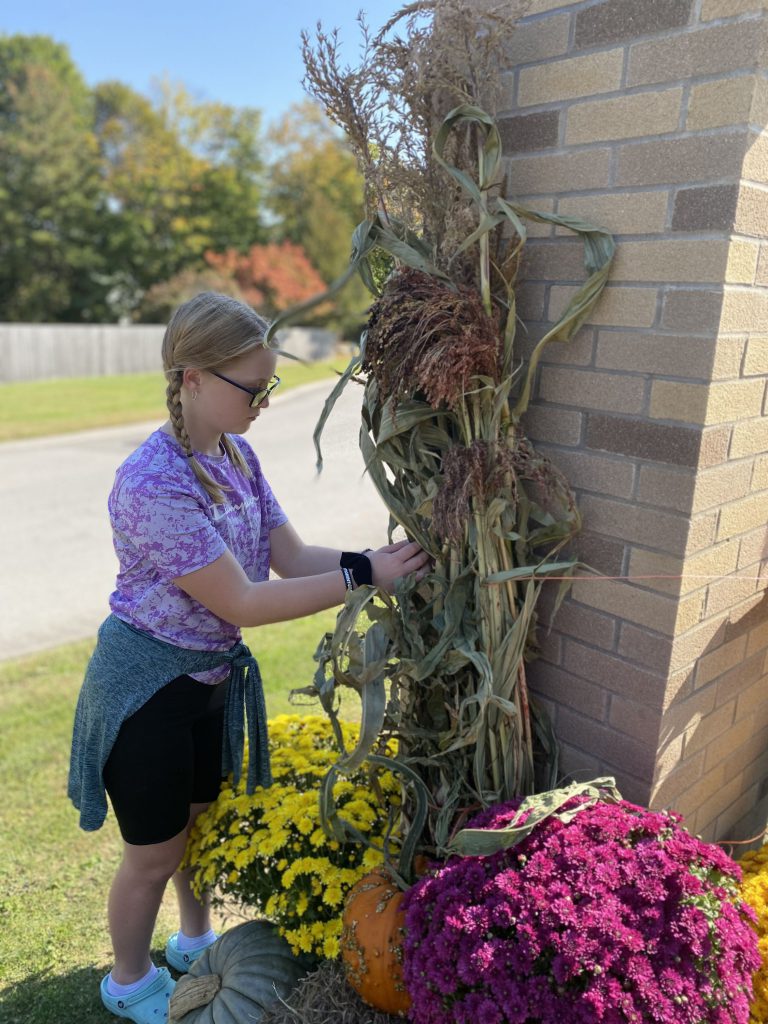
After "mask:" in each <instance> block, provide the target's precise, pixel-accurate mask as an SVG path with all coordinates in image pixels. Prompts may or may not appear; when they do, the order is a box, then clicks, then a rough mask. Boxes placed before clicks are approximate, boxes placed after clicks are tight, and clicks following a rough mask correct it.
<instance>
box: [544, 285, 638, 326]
mask: <svg viewBox="0 0 768 1024" xmlns="http://www.w3.org/2000/svg"><path fill="white" fill-rule="evenodd" d="M576 291H577V289H576V288H570V287H566V286H563V285H556V286H555V287H553V288H552V290H551V291H550V295H549V319H550V320H551V321H553V322H554V321H555V320H557V319H558V318H559V317H560V316H562V314H563V313H564V312H565V308H566V306H567V304H568V302H569V301H570V300H571V298H572V297H573V295H574V294H575V293H576ZM657 301H658V292H657V290H656V289H655V288H622V287H620V286H615V285H608V286H607V287H606V288H605V289H604V291H603V292H602V294H601V296H600V298H599V299H598V300H597V304H596V305H595V307H594V309H593V310H592V312H591V313H590V315H589V317H588V319H587V322H588V323H591V324H598V325H610V326H612V327H650V326H651V324H652V323H653V322H654V320H655V319H656V304H657Z"/></svg>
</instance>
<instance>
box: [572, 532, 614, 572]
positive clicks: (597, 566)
mask: <svg viewBox="0 0 768 1024" xmlns="http://www.w3.org/2000/svg"><path fill="white" fill-rule="evenodd" d="M575 545H576V556H577V558H578V559H579V561H580V562H583V563H584V565H587V566H589V568H590V569H594V570H595V572H600V573H604V574H605V575H607V576H618V575H619V574H620V573H621V567H622V565H623V564H624V544H623V542H622V541H616V540H609V539H608V538H607V537H601V536H600V535H599V534H597V533H592V532H591V531H590V530H582V532H581V533H580V534H579V536H578V537H577V538H576V541H575Z"/></svg>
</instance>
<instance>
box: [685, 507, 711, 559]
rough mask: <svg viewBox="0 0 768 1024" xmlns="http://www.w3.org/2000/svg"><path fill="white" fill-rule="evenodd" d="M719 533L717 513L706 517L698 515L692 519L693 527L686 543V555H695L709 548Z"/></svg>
mask: <svg viewBox="0 0 768 1024" xmlns="http://www.w3.org/2000/svg"><path fill="white" fill-rule="evenodd" d="M716 532H717V512H710V513H709V514H705V515H697V516H693V517H692V518H691V526H690V529H689V530H688V536H687V538H686V541H685V554H686V556H687V557H689V558H690V557H691V556H692V555H695V554H696V552H697V551H702V550H703V549H704V548H709V547H710V546H711V545H712V544H713V543H714V540H715V533H716Z"/></svg>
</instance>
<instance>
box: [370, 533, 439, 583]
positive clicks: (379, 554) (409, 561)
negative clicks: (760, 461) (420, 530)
mask: <svg viewBox="0 0 768 1024" xmlns="http://www.w3.org/2000/svg"><path fill="white" fill-rule="evenodd" d="M368 558H369V559H370V562H371V572H372V575H373V583H374V585H375V586H377V587H381V588H382V589H383V590H386V591H387V593H391V592H392V589H393V587H394V583H395V580H399V579H401V577H403V576H408V575H410V573H412V572H415V573H416V578H417V579H420V580H421V579H424V577H425V576H426V575H427V573H428V572H429V568H430V565H429V562H430V558H429V555H428V554H427V552H426V551H424V550H423V548H421V547H420V546H419V544H417V542H416V541H415V540H411V541H409V540H401V541H398V542H397V544H387V545H385V546H384V547H383V548H377V550H376V551H371V552H369V553H368Z"/></svg>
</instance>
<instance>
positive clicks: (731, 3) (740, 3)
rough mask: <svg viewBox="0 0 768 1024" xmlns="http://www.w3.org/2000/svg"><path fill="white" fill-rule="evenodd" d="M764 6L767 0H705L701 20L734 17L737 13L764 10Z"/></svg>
mask: <svg viewBox="0 0 768 1024" xmlns="http://www.w3.org/2000/svg"><path fill="white" fill-rule="evenodd" d="M764 8H765V0H704V2H703V3H702V5H701V20H702V21H712V20H713V19H714V18H733V17H735V16H736V15H737V14H747V13H749V12H751V11H755V12H757V11H762V10H764Z"/></svg>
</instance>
